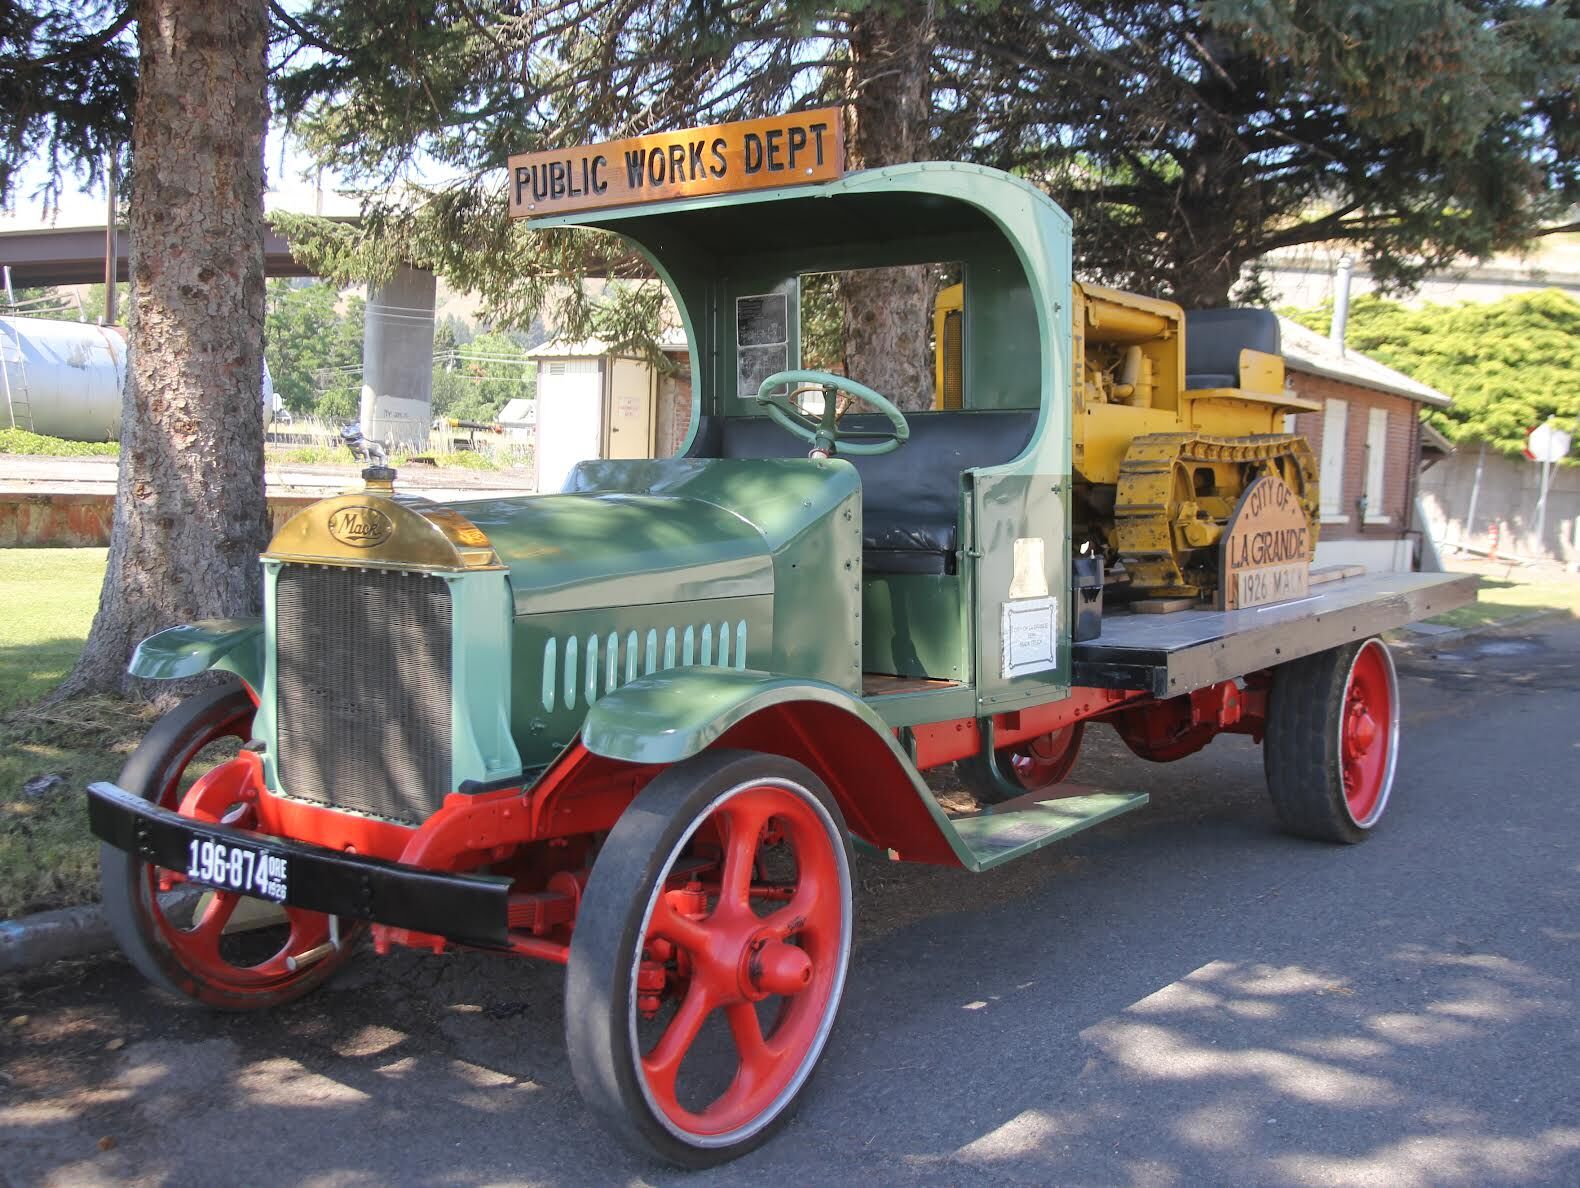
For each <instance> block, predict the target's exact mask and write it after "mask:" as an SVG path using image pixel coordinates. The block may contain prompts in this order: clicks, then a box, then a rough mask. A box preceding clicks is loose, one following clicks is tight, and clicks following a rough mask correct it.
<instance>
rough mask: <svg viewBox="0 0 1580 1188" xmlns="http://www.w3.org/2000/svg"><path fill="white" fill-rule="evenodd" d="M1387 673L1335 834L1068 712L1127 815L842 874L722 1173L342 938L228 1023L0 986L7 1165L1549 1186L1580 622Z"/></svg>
mask: <svg viewBox="0 0 1580 1188" xmlns="http://www.w3.org/2000/svg"><path fill="white" fill-rule="evenodd" d="M1401 671H1402V674H1403V677H1404V696H1405V706H1406V723H1405V741H1404V751H1403V756H1402V759H1401V767H1400V776H1399V781H1398V784H1397V786H1396V788H1395V793H1394V803H1393V806H1392V808H1391V810H1390V814H1389V818H1388V819H1387V821H1386V822H1385V823H1384V825H1383V826H1382V827H1381V828H1380V830H1379V832H1378V833H1377V835H1376V836H1374V837H1373V838H1372V839H1371V840H1370V841H1369V842H1367V843H1366V844H1365V845H1362V846H1358V847H1351V848H1337V847H1330V846H1322V845H1315V844H1312V843H1304V842H1297V841H1293V840H1289V839H1285V838H1282V837H1280V836H1279V835H1278V834H1276V833H1275V832H1274V831H1273V823H1272V817H1271V813H1270V811H1269V809H1268V806H1267V803H1266V798H1265V795H1264V793H1263V790H1262V775H1261V759H1260V753H1259V750H1258V749H1257V748H1256V747H1254V746H1253V745H1251V743H1250V742H1249V740H1248V739H1244V738H1237V737H1226V738H1221V739H1219V740H1217V741H1216V742H1214V743H1213V745H1212V746H1211V747H1209V748H1208V749H1207V750H1206V751H1205V752H1203V753H1202V754H1200V755H1197V756H1194V757H1193V758H1191V759H1189V760H1185V761H1183V762H1181V763H1177V764H1172V765H1169V766H1151V765H1148V764H1144V763H1142V762H1140V761H1138V760H1134V759H1130V758H1128V756H1126V755H1124V754H1123V753H1122V752H1121V751H1120V749H1119V747H1118V743H1117V740H1116V739H1114V737H1113V736H1112V735H1111V734H1110V733H1108V732H1107V731H1106V730H1099V731H1095V732H1094V737H1093V738H1092V739H1091V740H1090V741H1089V749H1088V751H1087V753H1086V754H1085V756H1084V757H1083V760H1082V765H1081V768H1080V769H1078V771H1077V778H1084V779H1087V780H1090V781H1094V782H1096V781H1102V782H1106V783H1108V784H1110V785H1112V786H1116V787H1131V788H1137V789H1144V790H1146V791H1149V792H1151V793H1152V795H1153V798H1154V800H1153V805H1152V806H1151V807H1150V808H1149V809H1147V810H1144V811H1142V812H1139V813H1133V814H1131V815H1129V816H1128V817H1123V818H1120V819H1118V820H1116V821H1114V822H1111V823H1110V824H1108V825H1106V826H1103V827H1100V828H1098V829H1094V830H1092V831H1090V832H1088V833H1085V834H1082V835H1080V836H1079V837H1077V838H1075V839H1072V841H1070V842H1068V843H1065V844H1064V846H1063V847H1062V848H1055V849H1054V850H1051V851H1044V852H1043V853H1041V854H1039V855H1035V856H1033V857H1031V858H1028V859H1025V860H1023V861H1022V862H1020V863H1018V864H1014V865H1012V866H1011V867H1009V868H1007V869H1006V870H1004V871H1002V872H999V873H996V874H989V875H965V874H961V873H958V872H949V871H936V870H928V869H922V868H913V867H896V866H887V865H883V864H879V863H864V864H863V865H862V867H861V870H860V878H861V884H862V886H861V889H860V892H859V900H858V904H857V912H858V918H859V920H860V922H861V923H860V929H861V931H860V936H859V938H858V946H857V950H856V954H855V960H854V965H853V968H852V974H851V981H850V985H849V989H848V991H847V995H846V1002H845V1008H844V1012H843V1015H842V1018H841V1023H840V1026H839V1027H838V1028H837V1029H836V1031H835V1035H834V1040H833V1043H832V1047H831V1051H830V1053H829V1055H828V1057H827V1058H826V1059H825V1061H824V1064H823V1068H822V1071H821V1072H820V1074H819V1076H818V1078H817V1080H816V1081H815V1082H814V1083H813V1085H812V1087H811V1091H810V1096H809V1098H808V1100H807V1101H806V1103H805V1106H804V1108H803V1109H802V1111H801V1113H800V1115H799V1116H798V1118H797V1119H796V1120H795V1122H794V1123H792V1125H791V1126H790V1127H789V1128H788V1129H787V1130H785V1131H784V1132H783V1133H782V1134H781V1135H780V1136H779V1137H778V1138H777V1139H776V1140H775V1141H774V1142H772V1143H771V1144H770V1145H769V1146H767V1147H766V1148H764V1149H763V1150H761V1151H759V1152H757V1153H755V1154H753V1155H752V1156H749V1157H748V1158H746V1159H743V1160H741V1161H739V1162H737V1163H735V1164H733V1165H730V1166H729V1167H727V1168H724V1169H720V1170H718V1171H715V1172H711V1173H707V1174H704V1175H695V1176H687V1175H683V1174H678V1173H674V1172H671V1171H668V1170H666V1169H663V1168H658V1167H654V1166H651V1165H648V1164H645V1163H642V1162H639V1161H636V1160H633V1159H632V1158H630V1157H628V1156H627V1155H626V1154H624V1153H623V1151H622V1150H620V1149H619V1148H617V1147H615V1146H614V1145H613V1144H612V1143H611V1142H610V1141H608V1140H607V1139H606V1138H605V1137H604V1135H603V1134H602V1133H601V1132H600V1131H599V1130H598V1129H597V1128H596V1127H595V1126H594V1125H593V1124H592V1122H591V1120H590V1119H589V1117H588V1115H587V1114H586V1113H585V1112H584V1110H583V1108H582V1106H581V1104H580V1102H579V1100H578V1098H577V1096H576V1093H575V1090H574V1088H573V1086H572V1083H571V1077H570V1072H569V1069H568V1067H567V1066H566V1062H565V1057H564V1054H563V1050H562V1045H561V1038H560V1036H561V1027H562V1004H561V998H560V980H561V977H560V972H559V971H558V970H557V969H554V968H550V967H546V966H540V965H534V964H530V963H525V962H515V961H509V960H504V959H499V958H489V957H483V956H478V955H462V956H450V957H442V958H436V957H423V956H418V955H414V954H401V955H397V956H394V957H390V958H386V959H382V960H380V959H375V958H374V957H373V956H372V955H371V954H368V955H366V956H364V957H362V958H360V959H359V960H358V961H356V962H355V963H354V965H353V966H352V967H351V968H350V969H348V970H347V971H346V972H345V974H344V975H343V976H342V977H341V978H340V979H338V980H337V981H336V982H334V983H333V984H332V985H331V986H330V987H329V988H327V989H326V990H324V991H323V992H321V993H320V994H319V995H318V996H317V997H315V998H312V999H310V1000H308V1001H307V1002H304V1003H299V1004H296V1005H294V1006H292V1007H289V1008H286V1009H283V1010H280V1011H278V1012H277V1013H274V1014H271V1015H266V1016H258V1017H236V1016H229V1017H224V1016H215V1015H209V1014H205V1013H202V1012H196V1011H189V1010H179V1009H176V1008H174V1007H172V1006H170V1005H168V1004H166V1003H164V1002H163V1001H161V1000H160V999H158V998H157V997H155V996H154V995H153V994H151V993H150V992H149V991H148V990H146V989H145V988H144V986H143V984H142V983H141V982H140V981H139V979H138V978H137V977H136V975H134V974H133V972H132V971H131V969H130V968H129V967H128V966H126V965H124V964H123V963H121V962H120V961H119V960H118V959H111V958H106V959H104V960H101V961H97V962H89V963H82V964H78V965H71V966H56V967H54V968H52V969H50V970H48V971H44V972H41V973H38V974H35V975H32V976H31V977H29V978H26V979H24V980H21V981H15V982H10V983H0V1181H4V1182H5V1183H6V1184H8V1185H10V1184H16V1185H22V1184H27V1185H32V1184H39V1183H43V1184H71V1185H91V1184H98V1183H125V1182H127V1181H137V1182H147V1183H160V1184H163V1183H177V1184H184V1183H248V1184H266V1185H267V1184H313V1185H371V1184H443V1185H450V1184H481V1183H490V1184H498V1183H544V1184H587V1183H592V1184H603V1183H626V1182H648V1183H688V1184H699V1185H700V1184H712V1183H774V1184H780V1183H786V1182H795V1183H861V1184H863V1185H865V1186H871V1185H878V1184H890V1183H902V1182H903V1183H924V1184H925V1183H951V1184H953V1183H970V1184H1022V1183H1036V1184H1101V1185H1108V1184H1145V1185H1154V1184H1156V1185H1167V1184H1198V1183H1209V1184H1224V1183H1242V1184H1243V1183H1259V1184H1295V1185H1307V1184H1378V1185H1383V1184H1385V1185H1389V1186H1390V1188H1393V1186H1404V1185H1414V1184H1421V1185H1426V1184H1431V1185H1443V1184H1466V1185H1484V1184H1494V1183H1505V1182H1510V1183H1512V1182H1518V1183H1558V1184H1571V1185H1572V1184H1576V1183H1580V1023H1577V1020H1580V1010H1577V1007H1580V1003H1577V987H1576V975H1577V972H1580V798H1577V797H1576V795H1575V793H1576V791H1577V787H1580V778H1577V774H1580V626H1577V625H1574V624H1572V623H1565V624H1562V625H1558V626H1550V627H1546V628H1543V629H1541V630H1539V631H1537V632H1535V633H1528V634H1524V635H1518V636H1513V637H1507V638H1493V637H1487V638H1483V639H1481V640H1480V641H1478V642H1476V643H1473V644H1465V645H1462V646H1460V648H1459V649H1458V650H1457V651H1454V652H1451V653H1449V654H1447V655H1444V656H1441V657H1437V658H1435V659H1434V658H1432V657H1430V656H1424V655H1419V654H1415V655H1411V656H1408V657H1405V658H1403V659H1402V660H1401ZM101 1140H104V1141H105V1144H106V1145H108V1146H109V1149H108V1150H101V1149H100V1141H101Z"/></svg>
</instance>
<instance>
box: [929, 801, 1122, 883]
mask: <svg viewBox="0 0 1580 1188" xmlns="http://www.w3.org/2000/svg"><path fill="white" fill-rule="evenodd" d="M1057 791H1058V792H1059V793H1061V795H1057V796H1053V797H1050V796H1049V795H1048V793H1047V792H1046V791H1043V792H1030V793H1027V794H1026V795H1025V796H1020V797H1017V798H1015V799H1014V800H1010V801H1006V802H1005V803H1003V804H1000V805H996V806H994V807H993V808H991V809H989V810H987V811H986V812H983V813H980V814H978V815H977V816H975V817H956V818H954V819H952V820H950V821H949V826H950V827H951V828H952V829H953V830H954V831H955V834H956V836H957V837H958V838H959V839H960V842H961V844H962V845H963V846H964V847H965V848H966V849H967V850H968V851H970V853H971V858H972V861H971V862H970V863H969V864H968V865H969V867H970V869H972V870H977V871H982V870H988V869H990V868H992V867H995V866H1002V865H1003V864H1004V863H1006V862H1009V861H1010V860H1011V859H1014V858H1020V857H1022V856H1024V855H1026V854H1030V853H1031V852H1032V851H1033V850H1040V849H1042V848H1043V847H1044V846H1046V845H1051V844H1052V843H1054V842H1056V841H1063V840H1064V839H1065V838H1067V837H1069V836H1070V835H1071V834H1073V833H1079V832H1081V830H1083V829H1089V828H1090V827H1091V826H1093V825H1098V824H1101V823H1102V822H1104V821H1107V820H1109V819H1110V818H1112V817H1117V816H1119V815H1120V814H1121V813H1128V812H1129V811H1130V810H1131V809H1138V808H1140V807H1141V806H1142V805H1144V804H1146V803H1147V794H1146V793H1145V792H1103V791H1100V790H1098V789H1096V788H1090V789H1089V788H1086V787H1085V786H1084V785H1080V784H1060V785H1059V786H1058V789H1057Z"/></svg>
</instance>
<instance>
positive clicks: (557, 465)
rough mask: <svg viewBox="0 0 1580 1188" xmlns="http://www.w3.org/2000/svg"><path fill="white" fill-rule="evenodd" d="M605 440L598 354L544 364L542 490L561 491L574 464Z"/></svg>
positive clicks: (541, 382)
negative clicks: (591, 357) (593, 356)
mask: <svg viewBox="0 0 1580 1188" xmlns="http://www.w3.org/2000/svg"><path fill="white" fill-rule="evenodd" d="M602 443H603V369H602V368H601V367H600V366H599V362H598V360H597V359H550V360H547V361H545V362H544V364H543V366H542V367H540V368H539V369H538V490H539V491H560V490H563V489H564V487H565V479H566V477H567V476H568V475H569V474H570V472H571V468H572V467H573V466H575V465H576V463H578V462H585V461H586V460H587V459H588V458H596V457H598V448H599V446H600V445H602Z"/></svg>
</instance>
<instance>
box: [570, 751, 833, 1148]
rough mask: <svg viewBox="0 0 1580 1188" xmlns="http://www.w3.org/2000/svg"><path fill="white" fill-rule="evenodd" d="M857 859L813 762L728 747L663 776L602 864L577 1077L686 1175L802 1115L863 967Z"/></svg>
mask: <svg viewBox="0 0 1580 1188" xmlns="http://www.w3.org/2000/svg"><path fill="white" fill-rule="evenodd" d="M850 942H851V878H850V850H849V845H848V843H847V841H846V834H845V823H844V819H843V818H842V817H841V815H840V811H839V807H838V805H836V804H835V802H834V799H833V797H832V796H831V794H830V793H829V791H828V789H827V788H826V787H825V786H824V785H823V783H822V781H820V780H819V779H818V778H817V777H816V776H815V775H813V774H812V773H811V772H810V771H808V770H807V769H806V768H805V767H803V766H802V765H801V764H799V763H795V762H793V761H791V760H788V759H784V758H781V757H779V756H776V755H764V754H759V753H756V752H747V751H720V752H713V753H709V754H705V755H700V756H698V757H696V758H694V759H690V760H688V761H686V762H684V763H681V764H679V765H677V766H675V767H672V768H670V769H669V770H667V771H665V772H664V773H663V774H661V775H660V776H658V778H656V779H655V780H654V781H653V782H652V783H651V784H649V785H648V786H647V787H646V788H644V789H643V790H642V792H641V793H640V795H638V796H637V798H636V799H635V800H634V801H633V802H632V803H631V805H630V807H628V808H627V809H626V811H625V812H624V813H623V814H622V815H621V817H620V819H619V821H618V822H616V824H615V827H614V829H613V830H611V831H610V833H609V837H608V839H607V841H606V842H605V843H604V846H603V848H602V850H601V851H600V852H599V855H598V859H597V861H596V862H595V863H594V865H593V870H592V875H591V877H590V878H589V879H588V882H587V890H586V893H585V895H584V896H583V899H582V904H581V908H580V910H579V911H578V913H577V918H576V927H575V932H574V933H573V935H572V938H571V951H570V961H569V964H568V967H567V970H566V978H565V987H566V994H565V1032H566V1045H567V1047H568V1049H569V1052H570V1062H571V1069H572V1071H573V1072H574V1074H575V1077H576V1084H577V1087H578V1088H579V1089H580V1090H581V1093H582V1096H583V1098H584V1099H585V1100H586V1101H587V1104H588V1105H589V1106H590V1107H591V1108H592V1109H593V1110H594V1111H595V1112H596V1113H598V1114H599V1115H601V1116H602V1118H603V1119H604V1121H605V1122H606V1123H607V1124H608V1125H609V1126H610V1128H611V1129H613V1130H614V1131H615V1132H616V1133H617V1134H618V1135H619V1136H620V1137H621V1138H622V1139H623V1140H625V1141H626V1142H627V1143H628V1144H629V1145H630V1146H631V1147H633V1148H634V1149H636V1150H637V1151H639V1152H642V1153H644V1154H649V1155H653V1156H656V1157H658V1158H660V1159H664V1160H667V1161H668V1162H670V1163H674V1164H678V1165H680V1166H683V1167H693V1168H696V1167H708V1166H711V1165H714V1164H717V1163H722V1162H724V1161H726V1160H729V1159H733V1158H735V1157H736V1156H738V1155H742V1154H744V1153H745V1152H747V1151H749V1150H751V1149H752V1148H754V1147H756V1146H758V1145H759V1144H761V1143H762V1142H764V1141H765V1140H766V1139H767V1138H768V1137H769V1136H770V1135H771V1134H772V1133H773V1132H774V1131H775V1130H776V1129H777V1128H778V1127H780V1126H782V1125H783V1124H784V1123H785V1122H786V1121H788V1119H789V1117H790V1115H791V1113H792V1111H793V1110H794V1108H795V1106H796V1103H797V1100H798V1098H799V1096H800V1094H801V1092H802V1090H803V1089H804V1088H805V1087H806V1083H807V1081H808V1079H809V1078H810V1077H811V1075H812V1072H813V1070H814V1069H815V1068H816V1066H817V1062H818V1059H819V1057H821V1055H822V1053H823V1049H824V1046H825V1044H826V1043H827V1040H828V1036H829V1032H830V1030H831V1029H832V1027H833V1025H834V1018H835V1015H836V1013H837V1012H838V1010H839V1003H840V998H841V995H842V993H843V991H844V987H845V974H846V970H847V968H848V966H849V963H850Z"/></svg>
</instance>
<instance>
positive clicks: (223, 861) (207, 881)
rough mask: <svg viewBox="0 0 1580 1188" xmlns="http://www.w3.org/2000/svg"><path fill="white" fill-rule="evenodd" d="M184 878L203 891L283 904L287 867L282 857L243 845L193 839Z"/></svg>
mask: <svg viewBox="0 0 1580 1188" xmlns="http://www.w3.org/2000/svg"><path fill="white" fill-rule="evenodd" d="M187 878H188V879H189V880H190V881H192V882H194V883H201V884H203V886H205V887H217V888H219V889H220V890H221V891H237V892H240V893H241V894H242V895H253V896H256V897H257V898H259V899H267V900H271V901H273V902H274V903H284V902H285V894H286V888H287V887H288V886H289V883H290V863H289V861H288V860H287V859H286V857H285V856H284V855H283V854H272V853H270V852H269V850H268V849H266V848H265V847H263V846H252V845H248V844H246V843H244V842H222V841H213V840H211V839H209V838H204V837H194V838H192V839H191V841H190V842H188V843H187Z"/></svg>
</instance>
